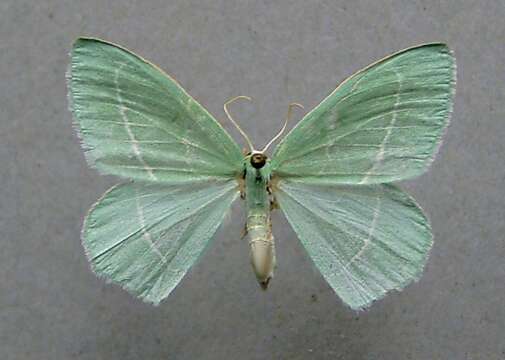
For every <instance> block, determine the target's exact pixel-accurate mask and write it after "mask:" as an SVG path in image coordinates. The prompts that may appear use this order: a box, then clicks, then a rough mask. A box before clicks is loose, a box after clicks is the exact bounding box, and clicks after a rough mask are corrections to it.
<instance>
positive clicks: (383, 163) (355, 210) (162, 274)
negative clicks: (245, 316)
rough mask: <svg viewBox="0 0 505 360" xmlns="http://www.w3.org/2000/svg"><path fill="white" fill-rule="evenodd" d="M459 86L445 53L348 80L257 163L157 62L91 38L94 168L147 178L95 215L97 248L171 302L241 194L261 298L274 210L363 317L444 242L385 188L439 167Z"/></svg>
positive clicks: (395, 59)
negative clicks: (434, 241) (441, 146)
mask: <svg viewBox="0 0 505 360" xmlns="http://www.w3.org/2000/svg"><path fill="white" fill-rule="evenodd" d="M454 83H455V63H454V58H453V56H452V54H451V52H450V51H449V50H448V49H447V47H446V46H445V45H443V44H428V45H421V46H418V47H414V48H410V49H407V50H404V51H402V52H399V53H397V54H394V55H392V56H390V57H388V58H385V59H383V60H381V61H378V62H377V63H374V64H372V65H371V66H369V67H367V68H365V69H364V70H361V71H359V72H358V73H356V74H355V75H353V76H351V77H350V78H349V79H347V80H346V81H344V82H343V83H342V84H341V85H340V86H339V87H337V89H336V90H335V91H333V92H332V93H331V94H330V95H329V96H328V97H327V98H326V99H325V100H324V101H323V102H322V103H321V104H320V105H318V106H317V107H316V108H315V109H314V110H312V111H311V112H310V113H309V114H307V115H306V116H305V117H304V118H303V119H302V120H301V121H300V123H299V124H298V125H297V126H296V127H295V128H294V129H293V130H292V131H291V133H290V134H288V135H287V136H286V137H285V138H284V139H283V140H282V141H281V143H280V144H279V146H278V147H277V149H276V151H275V152H274V155H273V156H272V159H271V160H269V159H266V157H264V156H263V155H264V154H262V152H258V151H255V150H254V151H253V153H252V155H251V154H248V155H243V154H242V153H241V152H240V149H239V146H238V145H237V144H236V143H235V141H233V140H232V138H231V137H230V136H229V135H228V134H227V133H226V132H225V131H224V129H223V128H222V127H221V126H220V125H219V124H218V122H217V121H216V120H215V119H214V118H213V117H212V116H211V115H210V114H209V113H208V112H207V111H206V110H205V109H203V108H202V107H201V106H200V105H199V104H198V103H197V102H196V101H195V100H194V99H192V98H191V97H190V96H189V95H188V94H187V93H186V92H185V91H184V90H183V89H182V88H181V87H180V86H179V85H178V84H177V83H176V82H175V81H174V80H172V79H171V78H170V77H168V76H167V75H166V74H164V73H163V72H162V71H161V70H159V69H158V68H156V67H155V66H154V65H152V64H150V63H149V62H147V61H146V60H144V59H142V58H140V57H138V56H137V55H134V54H132V53H131V52H129V51H127V50H125V49H122V48H120V47H118V46H116V45H113V44H110V43H106V42H104V41H101V40H96V39H79V40H77V41H76V43H75V45H74V48H73V50H72V62H71V66H70V69H69V98H70V102H71V108H72V111H73V113H74V118H75V121H76V125H77V128H78V132H79V134H80V136H81V138H82V141H83V146H84V148H85V150H86V154H87V160H88V162H89V163H90V164H91V165H95V166H96V167H97V169H98V170H99V171H101V172H102V173H104V174H111V175H118V176H122V177H126V178H130V179H133V180H134V182H131V183H126V184H122V185H118V186H116V187H114V188H112V189H111V190H109V192H107V193H106V194H105V195H104V196H103V197H102V198H101V199H100V200H99V201H98V202H97V204H96V205H95V206H94V207H93V208H92V209H91V211H90V213H89V215H88V217H87V218H86V221H85V224H84V226H83V234H82V238H83V245H84V247H85V249H86V253H87V255H88V258H89V261H90V263H91V266H92V268H93V270H94V271H95V272H96V273H97V274H98V275H100V276H103V277H105V278H107V279H108V280H110V281H113V282H115V283H119V284H120V285H121V286H123V287H124V288H125V289H127V290H128V291H130V292H131V293H133V294H135V295H136V296H138V297H140V298H142V299H143V300H146V301H149V302H152V303H155V304H157V303H159V302H160V301H161V300H162V299H164V298H165V297H166V296H168V294H169V293H170V292H171V291H172V290H173V288H174V287H175V286H176V285H177V284H178V283H179V282H180V280H181V279H182V277H183V276H184V274H185V273H186V272H187V271H188V269H189V268H190V267H191V266H192V265H193V264H194V263H195V261H196V260H197V258H198V257H199V255H200V254H201V253H202V251H203V249H204V248H205V246H206V244H207V243H208V242H209V240H210V239H211V238H212V237H213V235H214V233H215V231H216V230H217V228H218V226H219V224H220V223H221V222H222V219H223V217H224V216H225V213H226V211H227V209H228V208H229V207H230V205H231V203H232V202H233V200H234V199H235V198H236V197H237V196H238V193H239V190H240V192H241V193H242V195H243V196H245V198H246V205H247V223H246V229H247V231H248V233H249V241H250V243H251V261H252V265H253V268H254V271H255V274H256V277H257V278H258V280H259V282H260V284H261V285H262V287H264V288H266V285H268V281H269V280H270V278H271V277H272V274H273V269H274V266H275V248H274V239H273V235H272V230H271V224H272V223H271V218H270V210H271V205H273V207H274V208H275V207H276V206H279V207H280V208H281V209H282V211H283V212H284V213H285V215H286V217H287V219H288V221H289V222H290V224H291V225H292V226H293V228H294V230H295V232H296V233H297V235H298V236H299V238H300V240H301V241H302V243H303V245H304V246H305V248H306V249H307V252H308V253H309V255H310V256H311V258H312V260H313V261H314V264H315V266H316V267H317V268H318V269H319V270H320V272H321V273H322V275H323V276H324V278H325V279H326V281H327V282H328V284H329V285H330V286H331V287H332V288H333V290H335V292H336V293H337V294H338V295H339V296H340V298H341V299H342V300H343V301H344V302H345V303H346V304H347V305H349V306H350V307H351V308H353V309H362V308H365V307H367V306H369V305H370V304H371V303H372V302H373V301H374V300H377V299H379V298H381V297H382V296H384V294H385V293H386V292H387V291H389V290H392V289H397V290H400V289H402V288H403V287H404V286H405V285H407V284H408V283H409V282H411V281H413V280H416V279H418V278H419V276H420V274H421V272H422V269H423V267H424V264H425V263H426V260H427V257H428V253H429V249H430V248H431V245H432V235H431V231H430V227H429V223H428V221H427V219H426V217H425V216H424V215H423V213H422V211H421V209H420V208H419V207H418V206H417V205H416V204H415V202H414V200H413V199H412V198H410V197H409V196H408V195H407V194H405V193H404V192H402V191H401V190H400V189H398V188H396V187H394V186H393V185H387V184H386V185H385V184H382V183H385V182H392V181H397V180H402V179H407V178H411V177H413V176H415V175H418V174H420V173H422V172H423V171H425V170H426V169H427V167H428V165H429V163H430V162H431V161H432V159H433V157H434V154H435V152H436V149H437V147H438V146H439V144H440V140H441V136H442V133H443V131H444V129H445V128H446V126H447V123H448V118H449V113H450V111H451V107H452V95H453V92H454ZM251 150H253V149H251ZM255 154H256V155H258V156H259V157H260V158H261V157H264V158H263V159H261V160H262V163H261V164H262V165H258V164H259V163H258V162H255V161H253V158H254V157H255ZM265 159H266V160H265ZM263 164H264V165H263ZM237 237H238V236H237Z"/></svg>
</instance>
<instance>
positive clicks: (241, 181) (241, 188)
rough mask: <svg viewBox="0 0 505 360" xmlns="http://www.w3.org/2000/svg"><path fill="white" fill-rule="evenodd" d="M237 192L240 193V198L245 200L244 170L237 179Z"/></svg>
mask: <svg viewBox="0 0 505 360" xmlns="http://www.w3.org/2000/svg"><path fill="white" fill-rule="evenodd" d="M238 190H239V191H240V198H241V199H242V200H244V199H245V170H244V172H243V174H242V176H241V177H239V178H238Z"/></svg>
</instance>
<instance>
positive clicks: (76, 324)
mask: <svg viewBox="0 0 505 360" xmlns="http://www.w3.org/2000/svg"><path fill="white" fill-rule="evenodd" d="M104 3H105V2H104V1H98V0H97V1H60V2H58V1H49V0H43V1H42V0H38V1H14V0H12V1H6V0H2V1H1V3H0V161H1V164H2V166H1V170H0V234H1V239H0V358H1V359H9V360H10V359H74V358H76V359H223V358H226V359H505V340H504V339H505V335H504V332H505V297H504V295H505V260H504V259H505V244H504V232H505V226H504V219H505V214H504V203H505V187H504V182H505V181H504V179H505V166H504V163H503V162H504V159H505V141H504V139H505V126H504V124H503V122H504V117H505V108H504V100H505V99H504V91H503V87H504V80H505V76H504V75H505V48H504V45H505V22H504V20H503V19H504V17H505V5H504V3H503V0H499V1H461V0H457V1H456V0H455V1H444V2H441V1H352V2H351V1H304V0H299V1H276V2H270V1H240V2H232V1H228V2H226V1H206V2H197V1H187V0H180V1H162V0H153V1H135V0H130V1H122V2H120V1H115V2H114V4H112V1H111V2H109V4H104ZM79 35H88V36H97V37H101V38H105V39H107V40H110V41H113V42H116V43H119V44H122V45H123V46H125V47H128V48H130V49H132V50H134V51H135V52H137V53H139V54H142V55H143V56H144V57H146V58H148V59H150V60H152V61H153V62H154V63H157V64H159V65H160V66H161V67H162V68H163V69H165V70H166V71H167V72H169V73H170V74H172V75H173V76H175V77H176V78H177V79H178V80H179V81H180V82H181V84H182V85H183V86H184V87H185V88H186V89H187V90H188V91H189V92H190V93H191V94H192V95H193V96H194V97H195V98H196V99H198V100H199V101H200V102H201V103H202V104H203V105H204V106H206V107H207V108H208V109H209V110H210V111H211V113H213V114H215V115H216V116H217V117H218V118H219V119H220V120H221V121H223V119H224V116H223V113H222V104H223V102H224V101H225V100H227V99H228V98H230V97H232V96H235V95H239V94H243V95H249V96H252V97H253V98H254V102H253V103H250V104H248V103H247V102H244V103H242V104H240V105H238V104H237V105H234V108H233V111H234V113H235V116H236V118H237V119H238V120H239V122H240V123H241V124H243V127H244V128H245V129H246V130H247V132H248V133H249V134H251V136H252V138H253V139H255V143H256V144H258V146H260V145H261V144H264V143H265V142H266V141H267V140H268V139H269V138H270V137H271V136H272V134H273V132H274V131H277V129H278V128H279V126H280V124H281V121H282V119H283V117H284V114H285V111H286V106H287V104H288V103H289V102H291V101H299V102H301V103H303V104H304V105H305V106H306V107H307V108H311V107H313V106H314V105H316V104H317V103H318V102H319V101H320V100H321V99H322V98H323V97H324V96H325V95H326V94H327V93H328V92H329V91H330V90H332V89H333V88H334V87H335V85H336V84H337V83H338V82H339V81H340V80H342V79H343V78H345V77H346V76H348V75H350V74H351V73H352V72H354V71H356V70H358V69H359V68H361V67H363V66H365V65H367V64H369V63H370V62H372V61H374V60H376V59H378V58H380V57H383V56H385V55H387V54H389V53H391V52H393V51H396V50H399V49H402V48H405V47H408V46H412V45H414V44H418V43H421V42H427V41H435V40H440V41H445V42H447V43H448V44H449V45H450V46H451V47H452V48H453V49H454V51H455V53H456V56H457V60H458V86H457V96H456V102H455V111H454V114H453V117H452V123H451V126H450V128H449V131H448V133H447V136H446V140H445V143H444V145H443V147H442V149H441V151H440V153H439V156H438V158H437V161H436V162H435V163H434V165H433V167H432V168H431V170H430V172H428V173H427V174H425V175H423V176H421V177H420V178H418V179H415V180H414V181H410V182H408V183H404V184H403V186H404V187H405V188H407V189H408V190H409V191H410V192H411V193H412V194H413V195H414V196H415V197H416V199H417V200H418V201H419V203H420V204H421V205H422V206H423V207H424V209H425V210H426V211H427V213H428V214H429V215H430V218H431V220H432V225H433V232H434V235H435V241H436V242H435V246H434V248H433V250H432V252H431V257H430V259H429V263H428V265H427V267H426V269H425V272H424V275H423V277H422V279H421V280H420V281H419V282H418V283H415V284H412V285H411V286H409V287H408V288H407V289H406V290H404V291H403V292H401V293H392V294H390V295H389V296H387V297H386V298H385V299H384V300H382V301H379V302H377V303H376V304H375V305H373V306H372V308H371V309H370V310H368V311H366V312H361V313H356V312H353V311H351V310H350V309H349V308H347V307H346V306H344V305H343V304H342V303H341V301H340V300H339V299H338V298H337V297H336V296H335V295H334V293H333V292H332V291H331V289H330V288H329V286H328V285H326V283H325V282H324V280H323V279H322V278H321V276H320V275H319V274H318V273H317V271H316V270H315V269H314V268H313V266H312V265H311V263H310V260H309V259H308V257H307V256H306V255H305V253H304V250H303V249H302V247H301V245H300V244H299V242H298V240H297V239H296V236H295V234H294V232H293V231H292V230H291V229H290V228H289V226H288V224H287V222H286V220H285V219H284V218H283V216H282V215H281V214H276V215H275V216H274V233H275V235H276V237H277V242H278V269H277V271H276V274H275V279H274V280H273V282H272V286H271V288H270V290H269V291H268V292H262V291H260V290H259V288H258V285H257V284H256V281H255V279H254V276H253V274H252V271H251V269H250V265H249V260H248V247H247V242H246V241H240V240H239V234H240V232H241V230H242V227H243V222H244V214H243V210H242V209H241V205H242V204H240V203H237V204H235V206H234V208H233V211H232V214H231V215H230V216H229V217H228V218H227V219H226V221H225V223H224V225H223V226H222V227H221V228H220V230H219V232H218V235H217V237H216V239H215V241H214V243H213V244H212V246H211V247H210V248H209V249H208V251H207V252H206V254H205V255H204V256H203V257H202V258H201V261H200V262H199V263H198V265H196V266H195V267H194V268H193V269H192V270H191V271H190V273H189V274H188V275H187V277H186V278H185V279H184V280H183V282H182V283H181V284H180V285H179V286H178V287H177V289H176V290H175V291H174V292H173V293H172V295H171V296H170V297H169V298H168V299H167V300H166V301H164V302H163V303H162V304H161V305H160V306H159V307H152V306H150V305H147V304H144V303H142V302H141V301H139V300H137V299H134V298H132V297H131V296H130V295H128V294H127V293H126V292H124V291H123V290H121V289H120V288H119V287H117V286H113V285H106V284H104V282H103V281H101V280H99V279H97V278H96V277H95V276H94V275H93V274H92V273H91V271H90V270H89V267H88V264H87V261H86V259H85V257H84V253H83V249H82V247H81V245H80V240H79V231H80V227H81V221H82V218H83V216H84V214H85V212H86V210H87V209H88V208H89V207H90V205H91V204H92V203H93V202H94V201H95V200H96V199H97V198H98V197H99V196H100V195H101V194H102V193H103V192H104V191H105V190H106V189H107V188H108V187H109V186H111V185H112V184H114V183H116V182H117V181H118V180H117V179H115V178H112V177H102V176H99V175H98V174H97V173H96V172H95V171H94V170H91V169H89V168H88V167H87V165H86V163H85V160H84V157H83V154H82V152H81V149H80V148H79V143H78V140H77V138H76V137H75V135H74V133H73V129H72V125H71V116H70V114H69V112H68V111H67V104H66V89H65V79H64V73H65V69H66V66H67V63H68V52H69V50H70V48H71V44H72V41H73V39H75V38H76V37H77V36H79ZM299 114H300V113H298V116H300V115H299ZM225 126H226V127H227V128H228V129H229V130H230V131H232V133H233V134H234V135H236V132H234V131H233V130H232V129H230V127H229V126H228V123H225ZM237 139H239V138H238V137H237Z"/></svg>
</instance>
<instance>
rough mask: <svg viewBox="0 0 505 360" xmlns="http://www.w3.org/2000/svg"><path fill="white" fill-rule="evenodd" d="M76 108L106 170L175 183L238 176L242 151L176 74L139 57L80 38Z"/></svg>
mask: <svg viewBox="0 0 505 360" xmlns="http://www.w3.org/2000/svg"><path fill="white" fill-rule="evenodd" d="M69 98H70V103H71V105H70V106H71V109H72V111H73V113H74V118H75V121H76V125H77V127H78V131H79V133H80V136H81V138H82V142H83V146H84V148H85V150H86V153H87V159H88V162H89V163H90V164H91V165H95V166H96V168H97V169H98V170H99V171H100V172H102V173H104V174H111V175H118V176H122V177H128V178H132V179H139V180H150V181H159V182H164V183H175V182H180V181H185V182H188V181H201V180H203V181H206V180H209V179H214V178H216V177H227V178H229V177H233V176H235V174H236V173H238V172H239V171H240V170H241V168H242V159H243V156H242V154H241V151H240V148H239V147H238V145H237V144H236V143H235V142H234V141H233V140H232V138H231V137H230V136H229V135H228V134H227V133H226V132H225V130H224V129H223V128H222V127H221V126H220V125H219V123H218V122H217V121H216V120H215V119H214V118H213V117H212V116H211V115H210V114H209V113H208V112H207V111H206V110H205V109H204V108H203V107H202V106H200V105H199V104H198V103H197V102H196V101H195V100H194V99H193V98H191V96H189V95H188V94H187V93H186V92H185V91H184V89H182V88H181V87H180V86H179V85H178V84H177V83H176V82H175V81H174V80H173V79H171V78H170V77H169V76H168V75H166V74H164V73H163V72H162V71H161V70H160V69H158V68H157V67H155V66H154V65H152V64H151V63H149V62H147V61H146V60H144V59H142V58H140V57H139V56H137V55H135V54H133V53H131V52H129V51H127V50H125V49H122V48H120V47H118V46H116V45H113V44H110V43H107V42H104V41H101V40H97V39H82V38H81V39H78V40H77V41H76V42H75V44H74V47H73V50H72V60H71V64H70V69H69Z"/></svg>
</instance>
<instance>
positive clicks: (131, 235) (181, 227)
mask: <svg viewBox="0 0 505 360" xmlns="http://www.w3.org/2000/svg"><path fill="white" fill-rule="evenodd" d="M237 194H238V189H237V184H236V182H235V181H234V180H228V181H220V182H219V181H216V182H213V183H211V184H201V185H195V184H192V185H191V186H183V185H179V186H167V185H159V184H147V185H146V184H136V183H133V182H132V183H126V184H121V185H118V186H116V187H113V188H112V189H110V190H109V191H108V192H106V193H105V194H104V196H103V197H102V198H101V199H100V200H99V201H98V202H97V203H96V204H95V206H94V207H93V208H92V209H91V210H90V213H89V214H88V216H87V218H86V220H85V223H84V226H83V233H82V240H83V245H84V248H85V250H86V254H87V257H88V260H89V261H90V263H91V267H92V269H93V270H94V271H95V272H96V273H97V274H98V275H99V276H102V277H105V278H106V279H108V280H110V281H113V282H115V283H118V284H119V285H121V286H122V287H123V288H125V289H126V290H128V291H129V292H131V293H132V294H134V295H136V296H138V297H140V298H142V299H143V300H144V301H148V302H151V303H154V304H158V303H159V302H160V301H161V300H163V299H164V298H165V297H167V296H168V295H169V294H170V292H171V291H172V290H173V289H174V288H175V286H176V285H177V284H178V283H179V281H181V279H182V277H183V276H184V274H186V272H187V271H188V269H189V268H190V267H191V266H192V265H193V264H194V263H195V261H196V260H197V258H198V256H199V255H200V254H201V253H202V251H203V250H204V248H205V246H206V245H207V244H208V242H209V240H210V239H211V238H212V237H213V235H214V233H215V231H216V230H217V228H218V226H219V224H220V223H221V222H222V220H223V217H224V216H225V213H226V212H227V210H228V209H229V207H230V204H231V203H232V202H233V200H234V199H235V198H236V197H237Z"/></svg>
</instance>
